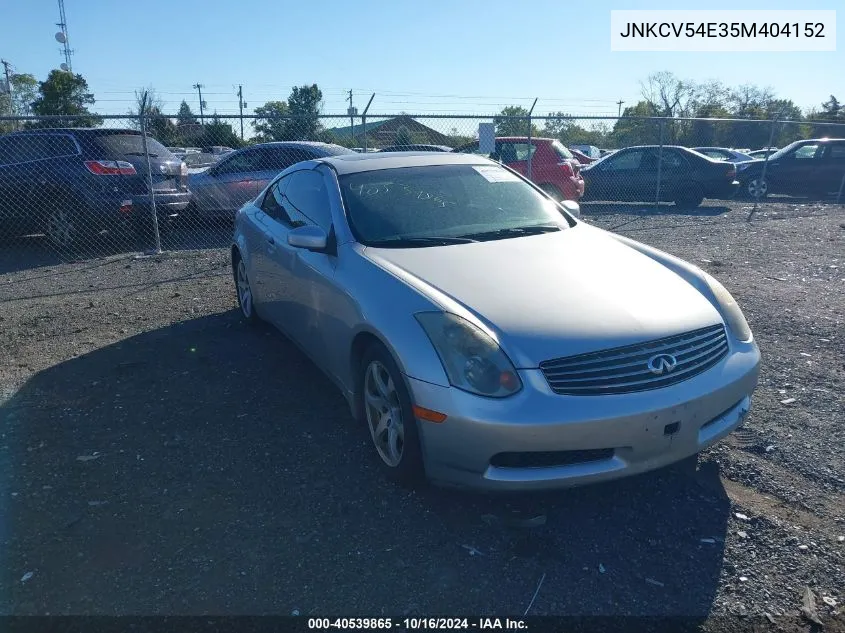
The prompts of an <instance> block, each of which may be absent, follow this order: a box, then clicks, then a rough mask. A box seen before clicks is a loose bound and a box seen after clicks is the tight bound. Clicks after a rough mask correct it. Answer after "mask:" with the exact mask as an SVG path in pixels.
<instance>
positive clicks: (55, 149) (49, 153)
mask: <svg viewBox="0 0 845 633" xmlns="http://www.w3.org/2000/svg"><path fill="white" fill-rule="evenodd" d="M43 139H44V142H43V144H42V145H41V148H40V151H39V153H40V154H42V155H43V156H44V157H45V158H47V157H51V158H58V157H60V156H76V155H77V154H78V153H79V149H78V148H77V147H76V143H74V142H73V139H71V138H70V137H69V136H67V135H65V134H49V135H44V137H43Z"/></svg>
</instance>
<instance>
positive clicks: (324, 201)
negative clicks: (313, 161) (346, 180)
mask: <svg viewBox="0 0 845 633" xmlns="http://www.w3.org/2000/svg"><path fill="white" fill-rule="evenodd" d="M285 211H286V212H287V215H288V217H289V218H290V220H291V226H302V225H303V224H316V225H317V226H319V227H320V228H322V229H324V230H325V231H326V232H328V231H329V228H331V224H332V214H331V208H330V206H329V195H328V192H327V191H326V185H325V182H324V180H323V175H322V174H321V173H320V172H318V171H314V170H311V169H308V170H302V171H297V172H294V173H293V174H291V181H290V184H289V185H288V188H287V189H286V190H285Z"/></svg>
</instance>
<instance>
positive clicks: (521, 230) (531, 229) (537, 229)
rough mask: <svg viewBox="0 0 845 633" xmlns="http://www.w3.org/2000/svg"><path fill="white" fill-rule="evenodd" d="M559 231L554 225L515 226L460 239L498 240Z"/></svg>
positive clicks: (472, 234) (473, 234)
mask: <svg viewBox="0 0 845 633" xmlns="http://www.w3.org/2000/svg"><path fill="white" fill-rule="evenodd" d="M560 230H561V229H560V227H559V226H558V225H556V224H537V225H533V226H515V227H512V228H509V229H496V230H495V231H483V232H481V233H471V234H469V235H464V236H462V237H467V238H470V239H474V240H495V239H499V238H508V237H524V236H526V235H540V234H541V233H553V232H554V231H560Z"/></svg>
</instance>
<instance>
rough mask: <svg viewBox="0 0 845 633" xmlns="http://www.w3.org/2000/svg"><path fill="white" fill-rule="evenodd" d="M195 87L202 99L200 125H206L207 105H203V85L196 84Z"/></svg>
mask: <svg viewBox="0 0 845 633" xmlns="http://www.w3.org/2000/svg"><path fill="white" fill-rule="evenodd" d="M193 87H194V88H196V89H197V94H199V97H200V125H205V114H204V110H203V108H204V107H205V103H203V100H202V84H201V83H195V84H194V85H193Z"/></svg>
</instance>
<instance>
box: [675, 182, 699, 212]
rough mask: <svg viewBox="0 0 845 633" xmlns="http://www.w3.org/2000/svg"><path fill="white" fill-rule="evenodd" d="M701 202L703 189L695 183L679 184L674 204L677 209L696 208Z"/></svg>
mask: <svg viewBox="0 0 845 633" xmlns="http://www.w3.org/2000/svg"><path fill="white" fill-rule="evenodd" d="M702 202H704V191H703V190H702V188H701V185H699V184H697V183H689V184H684V185H681V188H680V190H679V191H678V193H677V194H675V205H676V206H677V207H678V208H679V209H697V208H698V207H700V206H701V203H702Z"/></svg>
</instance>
